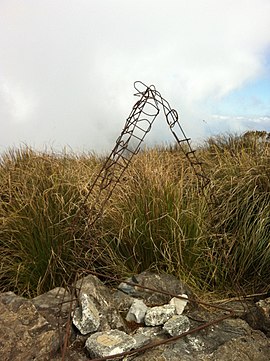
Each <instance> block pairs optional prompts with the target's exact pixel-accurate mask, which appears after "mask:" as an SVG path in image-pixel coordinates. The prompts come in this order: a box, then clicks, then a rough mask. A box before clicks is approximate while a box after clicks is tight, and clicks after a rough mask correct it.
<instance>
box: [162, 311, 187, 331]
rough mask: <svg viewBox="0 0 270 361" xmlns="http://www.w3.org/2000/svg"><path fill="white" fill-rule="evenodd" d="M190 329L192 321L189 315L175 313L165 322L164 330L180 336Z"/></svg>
mask: <svg viewBox="0 0 270 361" xmlns="http://www.w3.org/2000/svg"><path fill="white" fill-rule="evenodd" d="M189 329H190V321H189V319H188V317H187V316H183V315H175V316H173V317H172V318H170V319H169V320H168V321H167V322H165V324H164V326H163V330H165V331H166V332H168V334H169V335H171V336H178V335H181V334H182V333H184V332H187V331H188V330H189Z"/></svg>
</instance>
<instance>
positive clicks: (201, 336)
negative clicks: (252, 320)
mask: <svg viewBox="0 0 270 361" xmlns="http://www.w3.org/2000/svg"><path fill="white" fill-rule="evenodd" d="M180 355H181V361H229V360H232V361H238V360H240V361H269V355H270V340H269V339H267V338H266V336H265V335H264V334H263V333H262V332H260V331H255V330H252V329H251V328H250V327H249V326H248V324H247V323H246V322H244V321H243V320H240V319H236V320H234V319H228V320H226V321H223V322H221V323H219V324H218V325H216V326H213V327H210V328H208V329H205V330H202V331H200V332H198V333H197V334H195V335H192V336H190V335H189V336H185V337H183V338H180V339H178V340H177V341H175V342H173V343H171V344H167V345H162V346H158V347H156V348H155V349H153V350H148V351H146V352H144V354H142V355H138V356H135V357H134V359H133V360H134V361H149V360H155V361H179V360H180Z"/></svg>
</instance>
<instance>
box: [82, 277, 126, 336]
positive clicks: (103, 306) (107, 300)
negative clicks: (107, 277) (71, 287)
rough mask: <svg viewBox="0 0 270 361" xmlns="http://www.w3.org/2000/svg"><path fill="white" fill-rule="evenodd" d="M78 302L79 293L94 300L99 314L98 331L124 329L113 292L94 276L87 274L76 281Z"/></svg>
mask: <svg viewBox="0 0 270 361" xmlns="http://www.w3.org/2000/svg"><path fill="white" fill-rule="evenodd" d="M76 288H77V290H78V294H79V296H78V299H79V303H80V302H81V295H82V294H86V295H88V296H89V297H90V298H91V300H92V301H93V302H94V304H95V306H96V308H97V310H98V312H99V314H100V326H99V329H98V331H109V330H110V329H119V330H123V331H125V330H126V325H125V323H124V321H123V319H122V317H121V315H120V313H119V311H118V310H117V308H116V306H115V303H114V298H113V295H112V294H113V292H112V291H111V290H110V289H109V288H108V287H106V286H104V284H103V283H102V282H101V281H100V280H99V279H98V278H97V277H95V276H93V275H88V276H86V277H84V278H82V279H80V280H78V281H77V282H76Z"/></svg>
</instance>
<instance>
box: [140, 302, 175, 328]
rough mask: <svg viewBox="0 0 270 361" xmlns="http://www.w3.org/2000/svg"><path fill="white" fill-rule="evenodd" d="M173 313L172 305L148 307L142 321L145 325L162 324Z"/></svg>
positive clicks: (173, 307)
mask: <svg viewBox="0 0 270 361" xmlns="http://www.w3.org/2000/svg"><path fill="white" fill-rule="evenodd" d="M174 314H175V306H174V305H164V306H156V307H152V308H148V310H147V312H146V315H145V318H144V322H145V324H146V326H159V325H163V324H164V323H165V322H166V321H168V320H169V319H170V318H171V317H172V316H173V315H174Z"/></svg>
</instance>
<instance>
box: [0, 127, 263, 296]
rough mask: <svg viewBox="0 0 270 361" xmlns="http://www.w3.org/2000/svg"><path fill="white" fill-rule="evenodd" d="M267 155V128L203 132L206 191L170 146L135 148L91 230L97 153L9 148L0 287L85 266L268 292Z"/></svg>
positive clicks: (62, 275)
mask: <svg viewBox="0 0 270 361" xmlns="http://www.w3.org/2000/svg"><path fill="white" fill-rule="evenodd" d="M269 153H270V144H269V139H268V134H267V133H265V132H249V133H245V134H244V135H241V136H237V135H226V136H219V137H214V138H210V139H208V140H207V141H206V142H205V144H204V145H203V146H201V147H200V148H199V149H198V153H197V154H198V157H199V158H200V159H201V160H202V161H203V163H204V169H205V172H206V173H207V174H208V175H209V177H210V179H211V185H210V186H209V188H208V189H207V190H206V191H205V194H202V193H200V192H199V190H198V189H199V187H198V180H197V179H196V177H195V175H194V174H193V173H192V170H191V169H190V166H189V164H188V162H187V161H186V159H185V157H183V155H182V154H181V152H180V151H179V149H178V148H177V147H164V148H155V149H150V150H146V151H143V152H141V153H140V154H139V155H137V156H136V157H135V158H134V160H133V161H132V164H131V166H130V167H129V168H128V170H127V171H126V173H125V175H124V177H123V179H122V181H121V183H120V184H119V185H118V186H117V187H116V188H115V191H114V193H113V195H112V198H111V200H110V202H108V204H107V205H106V208H105V212H104V216H103V218H102V221H100V222H96V223H95V224H94V225H93V226H92V227H91V229H90V230H89V229H88V228H87V221H88V216H89V212H90V208H91V205H92V202H93V196H90V197H88V198H87V200H85V196H86V194H87V192H88V186H89V184H90V183H91V180H92V179H93V177H94V176H95V174H96V172H97V171H98V169H99V167H100V166H101V164H102V161H103V159H102V158H101V157H98V156H97V155H94V154H90V155H82V156H76V155H70V154H65V153H63V154H49V153H38V152H35V151H33V150H31V149H29V148H24V149H20V150H11V151H9V152H7V153H5V154H4V155H3V156H2V158H1V160H0V252H1V261H0V262H1V264H0V291H7V290H10V291H14V292H16V293H19V294H22V295H26V296H33V295H36V294H40V293H42V292H45V291H46V290H48V289H51V288H52V287H55V286H59V285H61V284H63V283H64V282H70V281H71V280H72V278H74V277H75V275H76V273H78V272H82V271H83V270H84V269H88V270H97V271H99V272H102V273H103V274H105V275H106V274H109V275H111V274H114V275H117V276H119V277H125V276H127V275H130V274H133V273H137V272H141V271H143V270H146V269H153V270H158V271H160V272H170V273H172V274H175V275H176V276H178V277H180V278H182V279H184V280H185V281H186V282H188V284H189V285H191V286H192V287H193V288H194V289H195V290H197V291H198V292H215V293H222V294H224V293H228V294H236V293H239V292H241V293H243V292H244V293H250V292H264V291H268V290H269V285H270V267H269V264H270V236H269V234H270V232H269V231H270V154H269ZM79 210H81V211H79Z"/></svg>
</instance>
